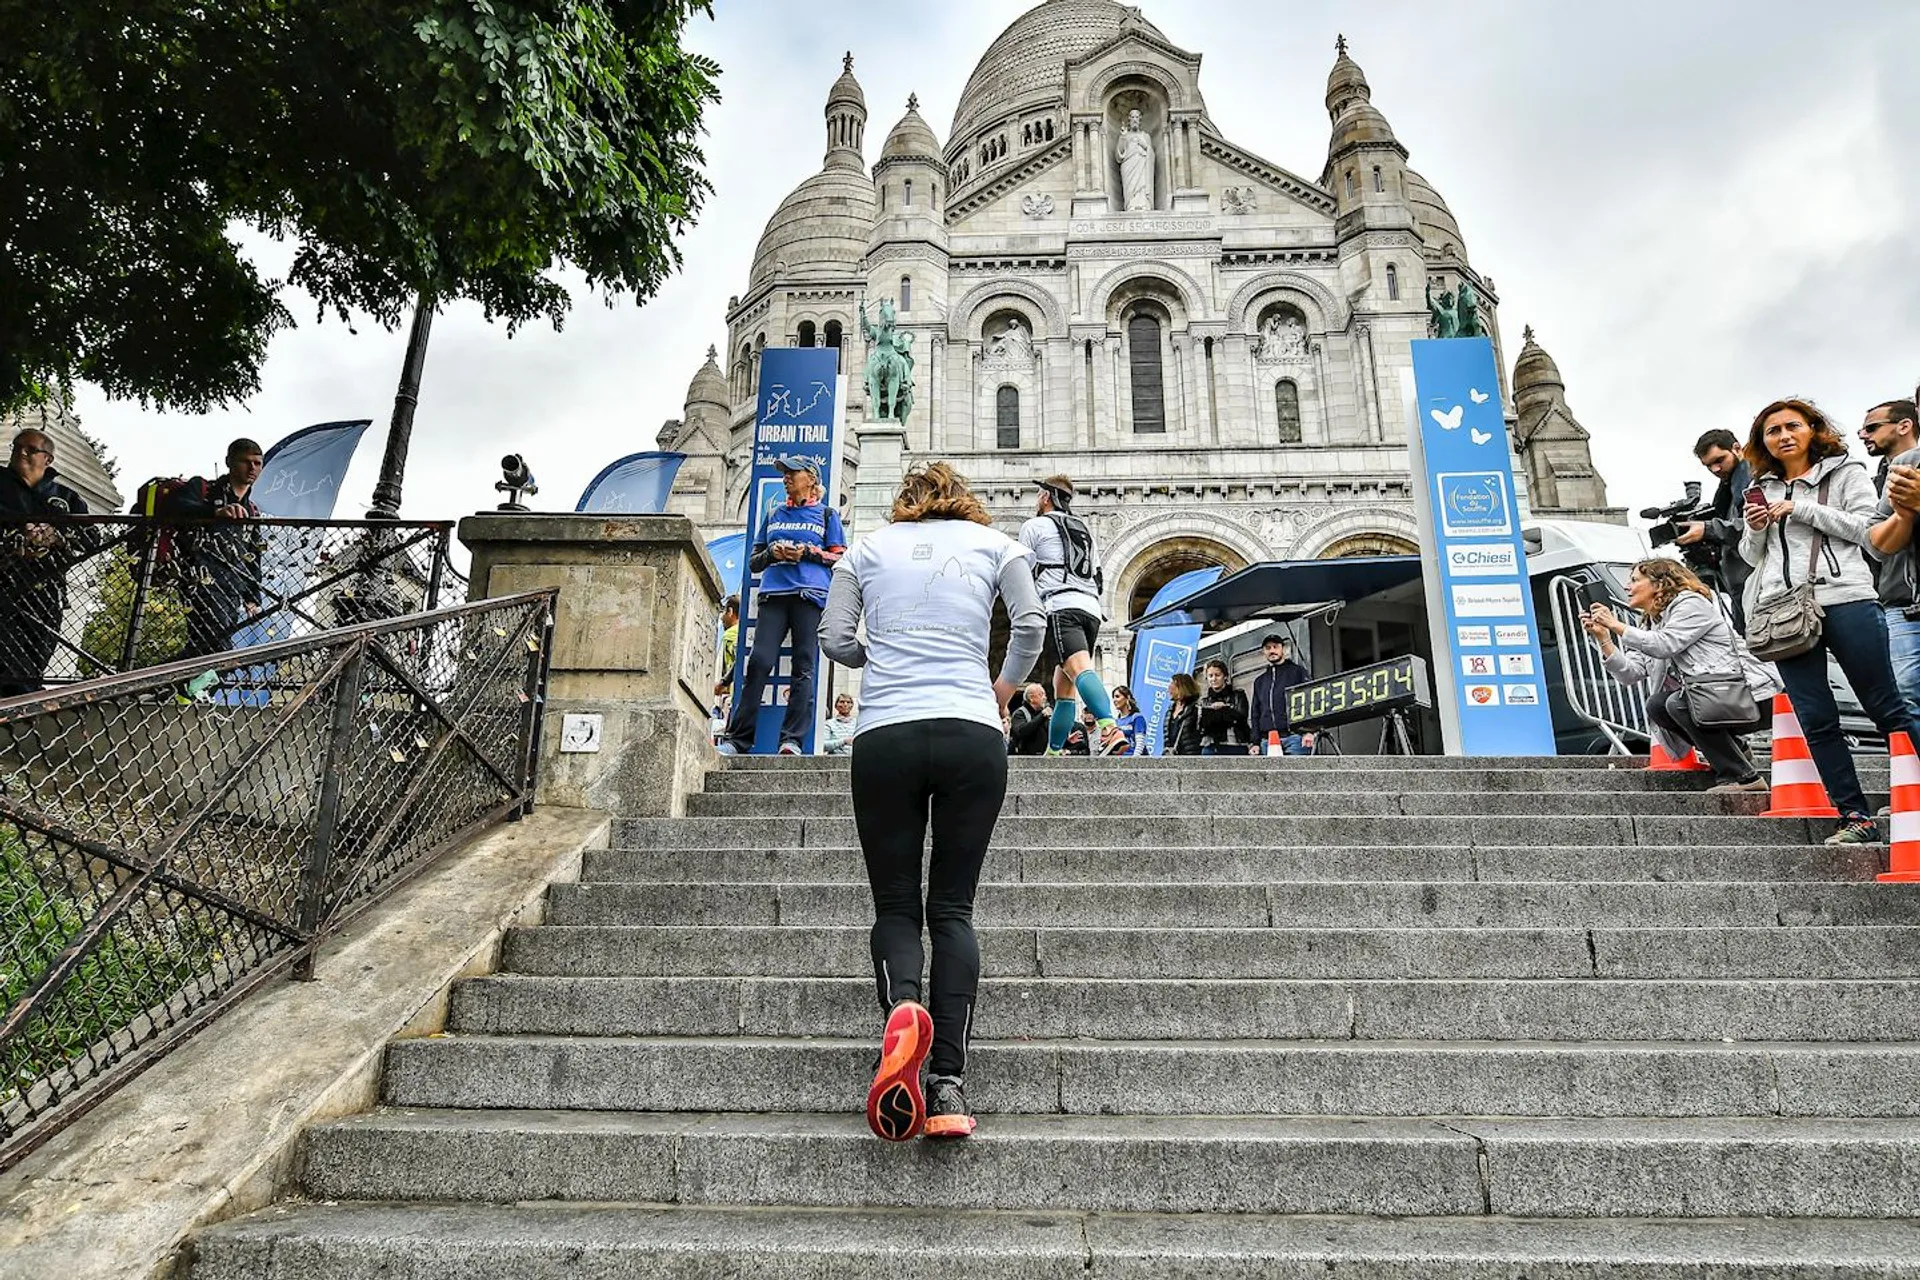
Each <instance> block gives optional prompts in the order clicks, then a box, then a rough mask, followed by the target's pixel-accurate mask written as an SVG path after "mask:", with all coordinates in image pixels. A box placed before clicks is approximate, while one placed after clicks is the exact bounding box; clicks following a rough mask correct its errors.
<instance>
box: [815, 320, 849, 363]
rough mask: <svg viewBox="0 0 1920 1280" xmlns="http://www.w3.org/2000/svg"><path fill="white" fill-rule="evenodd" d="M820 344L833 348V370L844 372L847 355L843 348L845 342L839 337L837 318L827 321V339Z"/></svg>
mask: <svg viewBox="0 0 1920 1280" xmlns="http://www.w3.org/2000/svg"><path fill="white" fill-rule="evenodd" d="M821 345H822V346H828V347H832V348H833V368H834V372H835V373H844V372H846V364H847V355H846V351H845V349H844V348H845V344H844V343H843V342H842V340H841V337H840V322H839V321H838V320H829V321H827V340H826V341H825V342H824V343H822V344H821Z"/></svg>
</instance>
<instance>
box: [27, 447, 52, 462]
mask: <svg viewBox="0 0 1920 1280" xmlns="http://www.w3.org/2000/svg"><path fill="white" fill-rule="evenodd" d="M36 455H38V456H39V457H42V458H45V459H46V460H47V461H49V462H51V461H53V450H51V449H36V448H34V447H33V446H32V445H26V446H23V447H22V448H21V450H20V456H22V457H24V458H31V457H34V456H36Z"/></svg>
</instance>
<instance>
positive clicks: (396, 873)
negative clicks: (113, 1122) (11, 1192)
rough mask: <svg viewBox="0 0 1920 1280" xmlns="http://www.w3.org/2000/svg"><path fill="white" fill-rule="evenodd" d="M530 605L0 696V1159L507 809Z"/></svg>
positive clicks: (534, 708)
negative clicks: (186, 690) (8, 697)
mask: <svg viewBox="0 0 1920 1280" xmlns="http://www.w3.org/2000/svg"><path fill="white" fill-rule="evenodd" d="M553 605H554V592H553V591H551V590H546V591H534V592H528V593H523V594H520V595H512V596H502V597H498V598H495V599H489V600H483V601H478V602H475V603H473V604H467V605H459V606H455V607H451V608H446V609H439V610H435V611H433V612H429V613H419V614H412V615H409V616H406V617H401V618H392V619H387V620H383V621H379V622H369V623H362V624H359V625H357V626H352V627H343V628H338V629H335V630H330V631H326V632H323V633H320V634H316V635H312V636H305V637H301V638H298V639H291V640H282V641H276V642H273V643H268V644H263V645H260V646H257V647H255V648H250V649H246V650H239V651H233V652H228V653H224V654H220V655H216V656H215V657H213V658H210V659H209V658H195V659H188V660H183V661H179V662H173V663H167V664H163V665H160V666H155V667H152V668H148V669H146V670H141V671H134V672H128V673H123V674H120V675H115V676H110V677H107V678H104V679H100V680H93V681H88V682H85V683H82V684H76V685H72V686H68V687H66V688H62V689H57V690H52V691H48V692H43V693H39V694H34V695H29V696H26V697H20V698H14V699H11V700H8V701H6V702H4V703H0V1010H3V1011H4V1013H3V1014H0V1167H5V1166H6V1165H7V1164H8V1163H10V1162H12V1161H13V1160H15V1159H17V1158H18V1157H19V1156H21V1155H24V1154H25V1153H26V1152H27V1151H28V1150H30V1149H31V1148H32V1147H33V1146H35V1145H37V1144H38V1143H39V1142H41V1141H43V1140H44V1139H45V1138H46V1137H47V1136H48V1135H49V1134H51V1133H52V1132H54V1131H55V1130H57V1129H58V1128H59V1127H60V1126H62V1125H64V1124H66V1123H68V1122H69V1121H71V1120H72V1119H73V1118H74V1117H75V1116H77V1115H79V1114H82V1113H83V1112H84V1111H86V1110H87V1109H88V1108H89V1107H91V1106H93V1105H94V1104H95V1103H96V1102H98V1101H99V1100H100V1099H101V1098H102V1097H105V1096H106V1095H107V1094H108V1093H110V1092H111V1091H112V1090H113V1089H115V1088H117V1087H119V1085H121V1084H123V1083H125V1082H126V1081H127V1080H129V1079H131V1078H132V1077H133V1076H135V1075H137V1074H138V1073H139V1072H140V1071H142V1070H144V1069H145V1068H146V1067H148V1066H150V1065H152V1063H153V1062H155V1061H157V1060H158V1059H159V1058H160V1057H162V1056H164V1055H165V1054H166V1053H167V1052H169V1051H170V1050H171V1049H173V1048H174V1047H176V1046H177V1045H178V1044H180V1043H181V1042H182V1041H184V1040H185V1039H186V1038H187V1037H189V1036H191V1035H192V1034H193V1033H194V1032H196V1031H198V1030H199V1029H200V1028H202V1027H204V1026H205V1025H207V1024H208V1023H209V1022H210V1021H212V1020H213V1019H214V1018H216V1017H218V1016H219V1014H220V1013H221V1012H223V1011H224V1010H226V1009H228V1008H230V1007H232V1005H233V1004H234V1003H236V1002H237V1001H239V1000H240V999H242V998H243V997H244V996H245V995H246V994H247V993H248V992H250V991H252V990H254V989H256V988H257V987H259V986H260V985H261V984H262V983H264V982H266V981H268V980H270V979H272V978H274V977H276V976H278V975H281V974H284V973H286V972H288V971H289V970H291V971H293V972H294V973H295V975H296V976H307V975H308V974H309V973H310V971H311V966H312V961H313V955H314V951H315V948H316V947H317V945H318V944H319V942H320V941H321V940H322V939H323V938H324V937H326V936H327V934H328V933H329V932H331V931H332V930H334V929H336V928H338V926H339V925H340V924H341V923H342V922H343V921H345V920H347V919H349V918H351V917H352V916H353V915H354V914H355V913H356V912H358V911H360V910H362V909H364V908H365V907H366V906H367V905H369V904H370V903H372V902H374V901H376V900H378V899H379V898H380V897H382V896H383V895H385V894H387V893H389V892H391V891H392V889H393V888H394V887H395V886H397V885H399V884H401V883H403V882H405V881H406V880H407V879H408V878H409V877H410V876H412V875H414V874H415V873H417V872H418V871H419V870H421V869H422V868H423V867H425V866H427V865H428V864H429V863H430V862H431V861H432V860H433V859H434V858H435V857H436V856H437V855H438V854H439V853H441V852H442V851H444V850H446V849H448V848H450V847H452V846H453V845H454V844H456V843H458V842H460V841H461V840H463V839H465V838H467V837H468V836H469V835H470V834H472V833H473V832H475V831H477V830H479V829H481V828H483V827H484V826H486V825H488V824H491V823H494V822H498V821H501V820H503V819H506V818H509V817H515V816H518V815H519V814H520V813H522V812H524V811H525V809H526V808H527V807H528V806H529V805H530V804H531V802H532V797H533V789H534V774H533V770H534V764H535V761H536V759H537V757H538V742H539V737H540V722H541V717H542V714H543V710H544V706H545V690H546V679H547V655H548V651H549V649H550V644H549V639H550V636H551V629H552V624H553ZM209 671H211V672H212V675H213V679H212V681H211V682H209V681H207V680H206V679H204V677H205V676H206V673H207V672H209ZM183 682H185V683H186V685H187V687H191V688H192V689H193V692H192V694H191V695H188V694H186V693H183V691H182V690H183Z"/></svg>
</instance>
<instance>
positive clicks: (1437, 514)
mask: <svg viewBox="0 0 1920 1280" xmlns="http://www.w3.org/2000/svg"><path fill="white" fill-rule="evenodd" d="M1413 378H1414V387H1415V392H1414V394H1415V413H1416V415H1417V417H1418V418H1419V421H1418V423H1417V424H1416V426H1415V427H1414V429H1413V432H1412V435H1411V437H1410V439H1409V442H1408V443H1409V445H1410V446H1411V449H1410V452H1411V454H1412V460H1413V476H1414V484H1415V487H1416V489H1417V491H1418V496H1417V503H1416V506H1417V509H1418V513H1419V518H1420V535H1421V537H1420V543H1421V554H1422V555H1423V556H1425V557H1426V562H1427V563H1426V568H1425V574H1424V576H1425V579H1426V589H1427V616H1428V625H1429V626H1430V627H1431V628H1432V630H1433V653H1434V664H1433V666H1434V671H1433V674H1434V694H1435V700H1436V702H1437V703H1438V704H1439V710H1440V723H1441V728H1442V730H1443V736H1444V737H1445V739H1446V744H1447V752H1448V754H1449V755H1469V756H1498V755H1512V756H1525V755H1547V756H1550V755H1553V754H1554V740H1553V720H1552V716H1551V714H1550V712H1549V711H1548V708H1547V696H1546V681H1545V668H1544V667H1543V665H1542V663H1541V655H1540V626H1539V622H1538V620H1537V619H1536V618H1535V617H1534V610H1533V592H1532V590H1531V587H1530V584H1529V583H1528V581H1527V551H1526V546H1525V544H1524V542H1523V541H1522V538H1521V529H1520V512H1519V507H1518V504H1517V503H1516V501H1515V493H1514V481H1513V446H1512V443H1511V442H1510V441H1509V439H1508V437H1507V424H1506V421H1505V418H1504V417H1503V416H1502V413H1501V408H1500V374H1499V370H1498V368H1497V367H1496V365H1495V362H1494V354H1493V343H1492V342H1490V341H1488V340H1487V339H1486V338H1446V339H1422V340H1420V341H1416V342H1415V343H1414V344H1413Z"/></svg>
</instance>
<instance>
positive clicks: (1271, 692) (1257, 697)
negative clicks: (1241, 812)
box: [1247, 631, 1307, 756]
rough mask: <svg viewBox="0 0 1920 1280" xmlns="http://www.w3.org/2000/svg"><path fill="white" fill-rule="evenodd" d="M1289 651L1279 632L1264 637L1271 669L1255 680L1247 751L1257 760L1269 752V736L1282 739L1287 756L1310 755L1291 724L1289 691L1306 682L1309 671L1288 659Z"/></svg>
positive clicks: (1262, 649) (1262, 647)
mask: <svg viewBox="0 0 1920 1280" xmlns="http://www.w3.org/2000/svg"><path fill="white" fill-rule="evenodd" d="M1287 647H1288V645H1287V638H1286V636H1284V635H1282V634H1281V633H1280V632H1278V631H1270V632H1268V633H1267V634H1266V635H1264V636H1262V637H1260V652H1261V655H1262V656H1264V657H1265V658H1266V660H1267V669H1266V670H1265V671H1262V672H1261V673H1260V674H1259V675H1257V676H1255V677H1254V680H1253V701H1252V705H1251V707H1249V709H1248V719H1249V721H1250V728H1251V729H1252V734H1251V736H1252V738H1253V744H1252V745H1251V746H1250V747H1248V748H1247V751H1248V753H1249V754H1251V755H1256V756H1257V755H1259V754H1260V753H1261V752H1263V751H1265V750H1266V749H1267V747H1266V742H1267V735H1269V734H1272V733H1278V734H1279V735H1280V749H1281V751H1282V752H1283V753H1284V754H1286V755H1290V756H1303V755H1305V754H1307V747H1306V744H1305V743H1304V742H1302V741H1301V738H1300V735H1299V734H1297V733H1295V732H1293V730H1292V728H1291V727H1290V726H1289V724H1288V722H1287V690H1289V689H1291V688H1293V686H1295V685H1297V684H1301V683H1304V682H1305V680H1306V678H1307V669H1306V668H1305V667H1303V666H1301V665H1300V664H1299V663H1297V662H1295V661H1294V660H1293V659H1292V658H1290V657H1288V656H1287Z"/></svg>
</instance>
